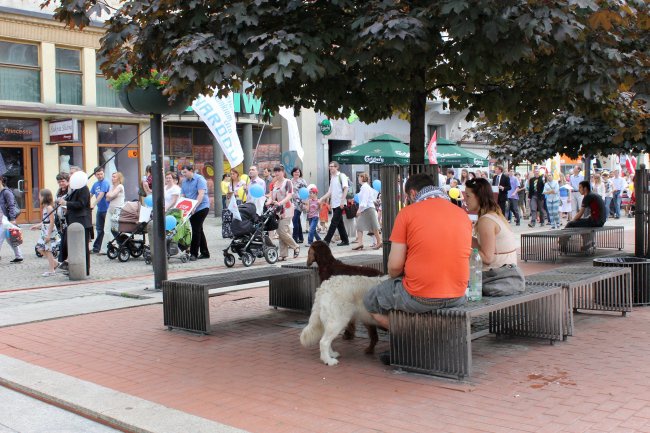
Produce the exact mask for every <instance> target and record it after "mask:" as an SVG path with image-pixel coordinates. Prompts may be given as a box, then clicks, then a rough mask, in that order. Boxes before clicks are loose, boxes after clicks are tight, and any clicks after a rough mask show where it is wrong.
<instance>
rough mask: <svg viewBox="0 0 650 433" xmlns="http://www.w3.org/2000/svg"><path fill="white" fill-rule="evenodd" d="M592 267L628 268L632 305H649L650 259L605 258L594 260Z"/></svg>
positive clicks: (629, 257)
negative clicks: (630, 280) (630, 274)
mask: <svg viewBox="0 0 650 433" xmlns="http://www.w3.org/2000/svg"><path fill="white" fill-rule="evenodd" d="M594 266H605V267H607V266H609V267H622V268H630V272H631V273H632V304H633V305H635V306H639V305H650V259H644V258H641V257H634V256H628V257H605V258H600V259H594Z"/></svg>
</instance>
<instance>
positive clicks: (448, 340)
mask: <svg viewBox="0 0 650 433" xmlns="http://www.w3.org/2000/svg"><path fill="white" fill-rule="evenodd" d="M390 353H391V365H393V366H396V367H399V368H401V369H403V370H406V371H413V372H417V373H423V374H430V375H435V376H444V377H451V378H454V379H462V378H464V377H466V376H469V375H470V374H471V372H472V342H471V330H470V318H469V317H468V316H467V314H466V313H465V312H462V311H449V310H447V311H445V310H444V309H442V310H438V311H436V312H433V313H429V314H409V313H404V312H402V311H391V313H390Z"/></svg>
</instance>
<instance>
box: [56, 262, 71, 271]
mask: <svg viewBox="0 0 650 433" xmlns="http://www.w3.org/2000/svg"><path fill="white" fill-rule="evenodd" d="M57 269H61V270H64V271H67V270H68V262H61V263H59V266H57Z"/></svg>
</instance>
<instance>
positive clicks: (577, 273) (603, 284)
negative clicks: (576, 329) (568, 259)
mask: <svg viewBox="0 0 650 433" xmlns="http://www.w3.org/2000/svg"><path fill="white" fill-rule="evenodd" d="M526 285H545V286H548V285H550V286H557V285H561V286H562V287H564V289H565V290H566V293H565V296H564V302H565V304H566V308H565V310H564V311H565V313H566V314H565V317H564V318H563V328H564V331H563V334H564V335H565V337H566V336H567V335H573V313H574V312H576V311H578V310H591V311H620V312H621V313H622V315H623V316H625V315H626V314H627V313H628V312H630V311H632V283H631V273H630V269H628V268H598V267H594V266H565V267H562V268H557V269H552V270H549V271H545V272H540V273H537V274H532V275H527V276H526Z"/></svg>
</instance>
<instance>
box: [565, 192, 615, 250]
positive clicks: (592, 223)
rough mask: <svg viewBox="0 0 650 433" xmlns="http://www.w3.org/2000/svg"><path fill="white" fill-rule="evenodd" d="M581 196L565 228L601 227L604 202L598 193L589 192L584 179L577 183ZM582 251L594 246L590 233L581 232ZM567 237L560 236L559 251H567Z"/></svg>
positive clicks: (603, 220) (603, 221)
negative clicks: (578, 205)
mask: <svg viewBox="0 0 650 433" xmlns="http://www.w3.org/2000/svg"><path fill="white" fill-rule="evenodd" d="M578 190H579V191H580V194H581V195H582V196H583V197H582V206H580V210H579V211H578V213H577V214H576V216H575V217H574V218H573V219H572V220H571V221H569V222H568V223H567V225H566V227H564V228H565V229H571V228H579V227H602V226H603V225H605V221H606V214H605V202H604V201H603V199H602V198H601V197H600V196H599V195H598V194H594V193H592V192H591V185H590V184H589V181H587V180H584V181H582V182H580V184H579V185H578ZM581 236H582V251H589V250H592V249H593V248H594V239H593V234H592V233H585V234H582V235H581ZM568 243H569V237H568V236H564V237H562V238H560V247H561V248H560V251H562V252H565V253H566V252H568V248H567V247H568Z"/></svg>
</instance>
